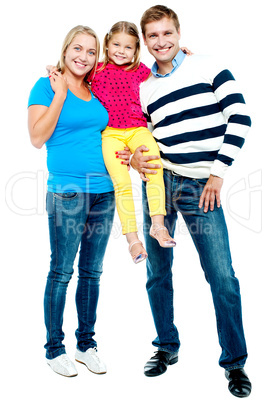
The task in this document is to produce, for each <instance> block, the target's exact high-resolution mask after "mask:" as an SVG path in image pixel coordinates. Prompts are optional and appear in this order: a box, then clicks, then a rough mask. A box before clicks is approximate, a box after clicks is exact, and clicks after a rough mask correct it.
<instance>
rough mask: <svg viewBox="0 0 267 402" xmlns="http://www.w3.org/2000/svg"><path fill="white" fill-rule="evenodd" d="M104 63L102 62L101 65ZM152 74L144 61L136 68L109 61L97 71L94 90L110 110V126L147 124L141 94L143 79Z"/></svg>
mask: <svg viewBox="0 0 267 402" xmlns="http://www.w3.org/2000/svg"><path fill="white" fill-rule="evenodd" d="M101 66H102V63H99V65H98V68H100V67H101ZM149 74H150V69H149V68H148V67H146V66H145V65H144V64H143V63H140V65H139V67H138V68H137V69H136V70H134V71H125V66H117V65H115V64H110V63H109V64H107V66H106V68H105V69H104V70H102V71H97V72H96V75H95V78H94V80H93V82H92V91H93V93H94V94H95V96H96V97H97V98H98V99H99V100H100V102H101V103H102V105H103V106H104V107H105V108H106V110H107V111H108V114H109V122H108V126H109V127H114V128H130V127H146V126H147V122H146V119H145V117H144V115H143V112H142V109H141V103H140V96H139V87H140V84H141V82H143V81H145V80H146V79H147V78H148V76H149Z"/></svg>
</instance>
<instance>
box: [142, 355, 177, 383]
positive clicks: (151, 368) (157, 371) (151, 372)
mask: <svg viewBox="0 0 267 402" xmlns="http://www.w3.org/2000/svg"><path fill="white" fill-rule="evenodd" d="M177 362H178V352H175V353H170V352H163V351H162V350H158V351H157V352H155V356H153V357H151V359H150V360H149V361H148V362H147V363H146V365H145V375H146V376H148V377H156V376H157V375H161V374H163V373H165V371H166V370H167V367H168V366H169V365H172V364H174V363H177Z"/></svg>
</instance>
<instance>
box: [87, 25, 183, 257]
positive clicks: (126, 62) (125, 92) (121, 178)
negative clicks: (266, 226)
mask: <svg viewBox="0 0 267 402" xmlns="http://www.w3.org/2000/svg"><path fill="white" fill-rule="evenodd" d="M103 51H104V60H103V63H100V64H99V68H98V69H97V71H96V74H95V76H94V79H93V81H92V91H93V92H94V94H95V95H96V96H97V97H98V99H99V100H100V102H101V103H102V104H103V106H105V108H106V109H107V111H108V113H109V122H108V126H107V128H106V129H105V130H104V131H103V132H102V150H103V156H104V161H105V165H106V167H107V169H108V171H109V174H110V176H111V179H112V182H113V185H114V189H115V197H116V205H117V210H118V214H119V218H120V221H121V224H122V231H123V234H125V235H126V238H127V241H128V243H129V251H130V254H131V256H132V258H133V261H134V262H135V263H138V262H141V261H142V260H144V259H145V258H146V257H147V253H146V251H145V249H144V247H143V245H142V243H141V241H140V240H139V239H138V236H137V225H136V219H135V211H134V202H133V196H132V185H131V178H130V174H129V172H128V169H127V166H125V165H123V164H122V163H121V162H120V160H119V159H118V155H117V159H116V158H114V155H115V154H116V153H117V151H120V150H123V149H124V148H125V146H128V147H129V149H130V151H131V152H132V153H134V151H135V149H136V148H137V147H139V146H141V145H145V146H146V147H147V148H148V149H149V151H148V152H147V155H158V156H159V149H158V145H157V143H156V141H155V140H154V138H153V136H152V134H151V132H150V131H149V130H148V128H147V122H146V119H145V117H144V115H143V112H142V110H141V104H140V98H139V86H140V84H141V82H143V81H145V80H146V79H147V78H148V76H149V74H150V69H149V68H147V67H146V66H145V65H144V64H142V63H140V39H139V34H138V29H137V27H136V25H135V24H133V23H130V22H125V21H121V22H118V23H116V24H114V25H113V26H112V28H111V29H110V31H109V32H108V34H106V36H105V38H104V45H103ZM151 163H157V164H160V165H161V169H158V173H157V174H156V175H152V174H150V175H147V177H148V178H149V181H148V182H147V196H148V202H149V210H150V216H151V220H152V226H151V229H150V235H151V236H152V237H154V238H155V239H157V240H158V242H159V244H160V245H161V246H162V247H174V246H175V245H176V242H175V241H174V240H173V239H172V238H171V237H170V235H169V232H168V230H167V228H166V227H165V226H164V215H166V211H165V189H164V182H163V168H162V163H161V161H160V160H155V161H151Z"/></svg>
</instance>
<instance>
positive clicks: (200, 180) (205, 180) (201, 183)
mask: <svg viewBox="0 0 267 402" xmlns="http://www.w3.org/2000/svg"><path fill="white" fill-rule="evenodd" d="M193 180H194V182H195V183H197V184H198V185H199V187H202V188H204V187H205V186H206V184H207V181H208V179H193Z"/></svg>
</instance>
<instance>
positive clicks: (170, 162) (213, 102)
mask: <svg viewBox="0 0 267 402" xmlns="http://www.w3.org/2000/svg"><path fill="white" fill-rule="evenodd" d="M140 96H141V103H142V107H143V111H144V113H145V114H146V115H147V117H148V119H151V123H152V125H153V135H154V137H155V139H156V140H157V142H158V145H159V148H160V150H161V156H162V159H163V164H164V166H165V167H166V168H168V169H171V170H174V171H175V172H177V173H178V174H181V175H183V176H188V177H195V178H201V177H209V175H210V174H214V175H216V176H220V177H223V176H224V173H225V171H226V169H227V167H228V166H230V165H231V164H232V162H233V160H234V159H235V157H236V155H237V153H238V151H239V150H240V148H241V147H242V146H243V144H244V141H245V136H246V134H247V131H248V129H249V127H250V125H251V121H250V117H249V116H248V115H247V111H246V105H245V101H244V98H243V96H242V94H241V93H240V92H239V91H238V89H237V86H236V81H235V80H234V77H233V76H232V74H231V73H230V71H229V70H226V69H220V68H219V67H216V64H215V63H214V61H213V60H212V59H211V58H210V57H206V56H196V55H194V56H189V57H186V58H185V59H184V61H183V63H182V65H181V66H180V67H179V68H178V70H176V71H175V72H174V73H173V74H172V75H171V76H169V77H162V78H155V77H154V76H152V77H150V78H149V79H148V80H147V81H146V82H145V83H143V84H142V85H141V91H140Z"/></svg>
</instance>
